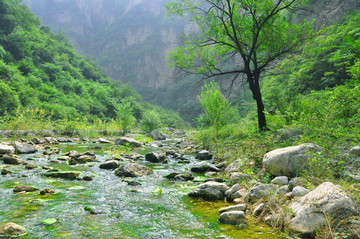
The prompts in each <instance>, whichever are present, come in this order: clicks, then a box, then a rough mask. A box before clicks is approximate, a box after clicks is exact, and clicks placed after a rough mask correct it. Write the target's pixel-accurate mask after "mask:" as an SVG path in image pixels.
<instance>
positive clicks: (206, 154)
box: [196, 150, 212, 160]
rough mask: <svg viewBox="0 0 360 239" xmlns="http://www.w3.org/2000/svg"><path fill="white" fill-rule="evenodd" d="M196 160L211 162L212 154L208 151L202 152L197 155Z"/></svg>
mask: <svg viewBox="0 0 360 239" xmlns="http://www.w3.org/2000/svg"><path fill="white" fill-rule="evenodd" d="M196 159H199V160H210V159H212V154H211V153H210V152H209V151H207V150H202V151H200V152H199V153H198V154H197V155H196Z"/></svg>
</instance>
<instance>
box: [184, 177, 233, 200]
mask: <svg viewBox="0 0 360 239" xmlns="http://www.w3.org/2000/svg"><path fill="white" fill-rule="evenodd" d="M226 190H228V187H227V186H226V185H225V184H224V183H218V182H213V181H211V182H206V183H203V184H200V185H199V186H198V187H197V188H195V189H194V190H193V191H192V192H190V193H189V196H190V197H196V198H202V199H204V200H209V201H215V200H223V199H224V198H225V191H226Z"/></svg>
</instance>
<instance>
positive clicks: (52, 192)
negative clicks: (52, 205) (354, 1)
mask: <svg viewBox="0 0 360 239" xmlns="http://www.w3.org/2000/svg"><path fill="white" fill-rule="evenodd" d="M55 193H56V192H55V190H53V189H50V188H44V189H41V191H40V195H46V194H55Z"/></svg>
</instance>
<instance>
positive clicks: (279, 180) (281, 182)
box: [271, 176, 289, 186]
mask: <svg viewBox="0 0 360 239" xmlns="http://www.w3.org/2000/svg"><path fill="white" fill-rule="evenodd" d="M271 183H272V184H276V185H279V186H282V185H288V184H289V179H288V177H286V176H278V177H276V178H274V179H273V180H271Z"/></svg>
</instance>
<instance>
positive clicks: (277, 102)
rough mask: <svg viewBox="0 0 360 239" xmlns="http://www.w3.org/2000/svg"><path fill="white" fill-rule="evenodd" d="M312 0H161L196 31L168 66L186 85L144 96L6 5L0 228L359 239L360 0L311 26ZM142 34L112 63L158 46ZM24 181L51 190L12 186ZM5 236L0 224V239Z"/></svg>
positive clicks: (23, 8) (58, 234) (0, 14)
mask: <svg viewBox="0 0 360 239" xmlns="http://www.w3.org/2000/svg"><path fill="white" fill-rule="evenodd" d="M322 2H326V1H325V0H324V1H322ZM328 2H332V1H330V0H329V1H328ZM307 4H310V5H307ZM311 4H313V1H302V0H266V1H259V0H250V1H235V0H209V1H201V0H199V1H187V0H172V1H169V2H168V3H166V4H165V6H164V7H166V9H167V10H166V11H167V13H168V14H169V16H171V17H174V16H175V17H176V24H179V22H181V19H183V20H184V21H192V22H194V23H196V24H197V25H198V26H199V29H198V34H197V35H193V33H192V35H188V36H185V39H184V40H183V44H182V45H180V46H177V47H176V48H174V49H173V50H172V51H171V52H170V54H169V62H170V63H169V66H166V67H172V68H175V71H176V72H182V74H185V75H186V76H187V77H185V78H181V77H180V78H179V79H178V80H177V81H175V82H173V83H172V84H171V85H170V86H162V87H159V88H157V89H154V88H151V87H148V86H146V85H145V84H144V85H143V86H142V87H140V88H139V91H137V90H136V89H135V88H134V87H133V85H132V84H131V80H129V78H131V77H132V76H133V72H131V71H129V70H128V69H126V70H125V71H124V72H121V74H122V75H124V76H126V78H127V79H126V82H127V83H123V82H121V81H120V80H119V79H111V78H110V77H109V76H107V75H106V74H105V72H106V69H104V68H102V67H101V66H100V65H98V64H97V63H95V61H94V60H93V59H92V57H91V56H82V55H81V54H80V53H78V52H77V50H76V49H75V47H74V45H73V44H72V43H71V42H70V40H69V39H68V38H67V37H66V36H65V34H64V33H63V32H61V31H60V32H57V33H55V32H53V30H52V28H51V27H50V26H46V25H42V23H41V21H40V18H38V17H37V16H35V15H34V14H33V13H32V11H31V10H30V8H29V7H28V6H27V5H26V4H24V2H23V1H22V0H0V132H1V133H0V135H1V137H2V138H1V139H0V140H1V141H0V142H1V144H0V159H1V160H0V161H1V163H0V169H1V176H0V183H1V186H0V196H1V195H6V197H5V196H4V198H6V199H7V200H6V203H4V204H3V206H0V223H6V222H8V221H14V222H15V223H19V224H23V225H24V226H25V227H26V229H27V231H26V229H25V228H20V229H17V230H19V231H21V233H18V234H16V233H15V234H14V235H17V236H24V235H27V236H25V238H82V237H84V238H85V237H86V238H99V237H97V236H100V237H102V238H106V237H108V238H204V236H205V237H207V238H244V237H247V238H354V239H356V238H360V231H359V228H360V218H359V208H360V11H359V9H360V6H358V5H357V7H358V8H354V9H348V10H347V11H346V12H345V13H343V16H342V17H341V18H340V20H338V21H334V22H331V23H328V24H323V25H318V24H317V19H307V18H306V17H303V15H302V11H304V9H306V7H308V8H309V6H310V8H311ZM329 4H330V3H329ZM305 11H306V10H305ZM132 14H135V13H132ZM144 14H145V13H144ZM305 15H306V14H305ZM131 16H132V15H129V16H127V17H128V18H129V17H130V18H131ZM121 19H125V17H124V18H120V20H119V21H117V22H116V24H117V25H119V24H120V25H121V24H123V22H122V20H121ZM149 19H150V18H149ZM150 20H151V19H150ZM150 20H149V21H150ZM167 21H171V18H168V19H166V21H164V22H165V23H166V22H167ZM165 23H164V25H166V24H165ZM135 24H141V23H139V22H135ZM177 26H178V25H177ZM104 31H106V32H108V31H110V32H111V27H109V28H106V29H104ZM157 31H160V30H159V29H157ZM113 34H114V35H117V37H119V36H120V34H119V32H113ZM101 36H102V35H101V34H98V35H97V36H96V38H99V40H98V43H97V44H98V45H102V44H103V43H102V42H101V40H103V39H101ZM151 37H152V38H151V39H152V40H150V41H147V42H146V43H144V42H142V43H141V44H140V45H134V46H132V47H130V48H129V49H127V50H126V51H124V56H123V57H122V58H119V59H118V60H119V61H121V62H123V61H127V63H126V64H129V65H131V62H132V61H135V60H136V59H138V58H141V57H142V56H143V54H142V51H150V52H155V51H158V50H159V51H160V45H159V44H158V43H159V41H160V40H159V38H157V37H156V36H155V35H151ZM96 46H97V45H93V46H92V47H93V48H94V49H93V51H94V52H97V48H96ZM139 46H140V47H139ZM155 46H156V47H155ZM125 52H126V54H130V55H131V56H132V57H133V58H130V57H127V55H125ZM97 54H98V55H101V54H100V53H99V52H97ZM109 54H110V55H104V56H102V57H101V59H102V61H106V59H107V58H109V59H110V58H111V59H113V58H114V56H113V55H111V51H110V53H109ZM126 64H125V65H126ZM129 69H132V68H129ZM118 70H119V71H121V70H122V68H119V69H118ZM112 71H114V69H112ZM223 82H226V84H225V85H229V82H230V84H231V86H233V88H232V90H233V92H230V93H229V92H228V91H226V90H225V89H224V87H223V85H224V84H223ZM136 84H138V85H140V86H141V84H139V83H138V82H137V83H136ZM165 88H166V89H165ZM139 92H140V93H139ZM159 135H160V136H159ZM124 136H126V137H127V138H124ZM54 137H55V138H57V139H53V138H54ZM165 137H166V139H165ZM38 138H44V140H43V141H41V140H38ZM99 138H100V139H99ZM104 138H106V139H104ZM129 138H131V139H129ZM132 138H134V139H132ZM35 139H36V140H35ZM60 139H61V140H60ZM124 141H126V142H125V143H122V142H124ZM38 142H40V143H38ZM41 142H42V143H41ZM75 142H76V143H75ZM59 143H60V144H59ZM84 144H85V145H84ZM23 145H27V146H26V147H34V151H31V152H30V151H29V152H28V151H26V150H25V151H24V152H22V150H23V148H22V147H25V146H23ZM29 145H30V146H29ZM55 145H56V146H55ZM103 145H105V146H103ZM55 147H56V148H55ZM82 147H87V148H86V149H89V150H93V151H87V152H85V151H84V148H82ZM35 152H41V154H39V155H38V154H37V153H35ZM74 152H75V153H74ZM94 152H95V153H94ZM15 154H18V155H21V158H20V156H17V155H15ZM22 155H24V156H22ZM104 155H105V156H104ZM9 158H10V159H9ZM14 162H16V163H14ZM20 162H21V163H20ZM36 163H37V165H35V166H34V164H36ZM14 165H15V166H14ZM21 165H25V166H22V167H25V169H35V168H39V170H38V171H34V172H32V173H31V174H29V173H28V172H29V171H26V170H25V171H24V169H23V168H20V166H21ZM28 165H32V166H31V167H33V168H30V166H28ZM59 165H60V166H59ZM127 165H131V166H130V167H131V168H130V169H129V170H130V171H131V170H135V169H134V168H136V167H138V168H136V170H135V171H136V172H131V173H128V172H125V171H126V170H127V169H126V166H127ZM26 167H29V168H26ZM46 167H48V168H46ZM107 167H109V168H107ZM145 167H146V168H145ZM40 168H41V170H45V169H46V170H48V171H46V172H45V173H44V172H42V171H40ZM54 168H55V169H56V170H52V169H54ZM104 169H111V170H114V173H111V174H109V173H108V172H109V171H106V172H105V171H104ZM51 170H52V171H51ZM58 171H60V172H61V171H62V172H66V173H69V172H72V173H73V174H75V176H73V174H72V176H71V177H73V178H71V180H73V179H76V180H77V181H76V180H75V181H68V180H69V178H66V177H63V176H59V175H58V174H57V173H55V174H56V175H55V176H54V172H58ZM153 171H154V172H155V173H154V175H156V176H154V175H153ZM24 172H25V173H24ZM74 172H75V173H74ZM77 172H79V173H78V174H77ZM80 172H81V173H80ZM80 174H81V175H82V176H83V175H85V176H83V177H80V176H79V175H80ZM133 174H134V175H133ZM138 174H139V175H138ZM9 175H10V176H9ZM23 175H25V176H23ZM89 175H90V176H89ZM109 175H110V176H109ZM129 175H130V176H129ZM151 175H152V176H151ZM159 175H160V176H159ZM86 176H88V177H89V178H90V179H89V178H88V179H89V180H87V179H86ZM44 177H50V178H52V179H51V180H55V179H53V178H57V179H56V180H58V178H60V179H59V180H64V181H60V183H59V182H57V181H51V180H49V179H47V178H46V179H44ZM62 177H63V178H62ZM67 177H68V176H67ZM109 178H111V180H113V182H115V181H116V182H117V183H116V184H114V183H111V182H108V181H107V180H109ZM129 178H130V179H129ZM134 178H135V179H137V180H132V179H134ZM138 178H139V179H138ZM92 180H94V181H95V182H96V183H93V182H91V183H92V184H91V183H90V182H87V181H92ZM161 180H165V181H161ZM169 180H171V183H169ZM283 180H285V181H286V182H283ZM61 182H65V183H63V185H61ZM125 183H126V185H125V186H124V184H125ZM200 183H201V184H200ZM22 184H25V185H26V184H29V185H31V186H34V187H37V188H39V187H44V186H45V185H46V186H47V187H49V188H54V189H55V190H56V191H59V192H60V193H55V192H54V193H47V192H44V194H50V196H49V195H47V196H46V197H45V196H41V195H43V194H41V191H42V190H41V191H40V190H39V189H36V190H35V189H34V190H33V191H31V190H27V189H28V188H26V187H27V186H26V187H25V189H19V190H20V191H18V192H22V191H24V195H21V194H14V195H15V196H12V194H9V193H8V191H13V192H14V193H18V192H16V190H17V189H18V186H20V185H22ZM104 185H106V186H104ZM121 185H123V186H121ZM134 185H135V187H133V186H134ZM291 185H292V186H291ZM335 185H336V186H335ZM338 185H340V186H338ZM14 187H15V188H14ZM209 188H210V189H209ZM296 188H297V190H300V191H296V190H295V189H296ZM215 189H216V190H217V191H220V192H219V194H216V195H213V194H212V193H213V192H214V191H216V190H215ZM86 190H88V192H87V191H86ZM206 190H209V191H206ZM242 190H243V191H242ZM34 191H35V192H34ZM37 191H40V193H38V192H37ZM115 191H117V192H121V193H122V195H125V196H123V198H114V197H115V196H114V193H112V192H115ZM25 192H26V193H25ZM297 193H298V194H297ZM52 194H54V195H55V196H53V197H57V198H56V199H55V198H51V197H52V196H51V195H52ZM101 195H106V196H103V197H104V198H106V199H103V198H102V196H101ZM136 195H138V196H136ZM175 195H176V196H175ZM319 195H320V196H319ZM324 195H325V196H324ZM334 195H338V196H334ZM339 195H340V196H339ZM13 197H16V200H18V201H17V202H18V203H15V204H11V201H12V200H13V199H14V198H13ZM19 197H22V198H19ZM145 197H146V198H148V199H147V200H144V201H142V200H141V198H145ZM70 198H71V199H70ZM199 198H200V199H199ZM14 200H15V199H14ZM16 200H15V202H16ZM48 200H49V202H48ZM56 200H59V201H61V202H62V203H63V204H64V205H65V206H64V208H65V209H66V210H67V211H66V213H64V214H66V215H63V216H60V214H61V213H60V211H61V210H60V209H58V208H57V207H58V205H57V204H56ZM71 200H74V201H77V202H82V204H81V205H80V206H78V207H75V208H74V207H73V206H74V205H73V204H68V202H69V201H71ZM112 200H113V201H112ZM83 201H84V202H83ZM1 202H5V201H1ZM34 202H35V203H34ZM99 202H102V203H99ZM113 202H116V203H115V204H116V205H118V204H121V205H122V206H123V207H124V208H126V210H125V209H123V208H120V207H118V206H116V205H115V204H112V203H113ZM125 202H126V203H128V204H126V203H125ZM166 202H172V203H173V204H171V205H170V206H169V205H168V204H166ZM44 205H45V206H44ZM182 205H185V206H182ZM242 205H245V206H242ZM314 205H316V208H317V211H316V210H313V208H315V207H314ZM12 207H14V208H16V210H15V211H14V214H15V215H16V216H11V211H9V210H10V209H8V208H12ZM44 207H49V208H53V209H54V210H55V211H56V210H60V211H56V212H57V214H52V213H51V212H49V211H46V212H45V211H43V210H44ZM80 207H81V210H80V209H79V208H80ZM234 207H238V208H242V207H244V208H242V209H238V208H235V209H234ZM34 208H36V209H34ZM98 208H100V210H99V211H97V209H98ZM65 209H64V210H65ZM74 210H75V211H76V210H80V211H81V212H80V214H81V217H83V218H84V219H81V220H84V221H85V223H83V222H82V221H81V220H80V219H74V218H75V216H74V215H72V216H71V215H70V214H71V213H70V212H72V211H74ZM35 211H36V212H35ZM50 211H51V210H50ZM31 213H34V215H35V216H34V217H33V219H32V220H25V219H24V218H26V217H27V215H28V214H30V215H32V214H31ZM142 213H144V215H146V217H149V218H152V217H154V218H155V219H154V218H152V220H149V221H146V220H145V219H144V218H142V216H141V215H142ZM167 214H169V215H170V214H171V215H172V216H173V217H178V218H179V219H178V220H175V219H172V220H174V222H173V221H172V220H170V219H168V218H167V217H166V216H164V215H167ZM304 214H306V215H311V216H308V217H309V218H308V219H304ZM44 215H46V216H44ZM61 215H62V214H61ZM125 215H128V217H127V218H125ZM154 215H155V216H154ZM94 217H95V218H97V219H98V222H99V226H96V225H95V226H94V225H93V224H92V223H93V222H94V221H97V220H94ZM129 218H131V220H130V219H129ZM41 219H44V220H41ZM34 220H35V222H34ZM67 220H69V221H68V222H67ZM126 220H130V221H129V225H127V223H126ZM144 220H145V221H144ZM150 221H151V222H152V223H153V224H148V223H150ZM170 221H171V222H170ZM39 222H41V223H40V224H42V226H44V225H46V229H43V227H41V226H39V225H38V224H39ZM70 222H71V223H74V225H77V226H78V227H79V228H80V229H79V230H78V231H76V230H75V229H74V228H72V226H71V225H69V223H70ZM185 222H186V223H188V224H186V225H187V227H190V228H192V229H187V228H183V225H182V223H185ZM202 223H204V224H202ZM205 224H207V225H209V226H208V228H206V227H204V225H205ZM234 224H235V226H234ZM6 225H7V226H9V225H8V224H6ZM190 225H192V226H190ZM239 225H242V226H239ZM244 225H245V226H244ZM10 226H13V225H10ZM29 227H32V229H30V228H29ZM99 228H101V229H99ZM112 228H120V229H119V232H117V231H116V230H112ZM22 229H24V230H25V231H23V230H22ZM253 231H256V232H259V234H256V233H255V234H252V232H253ZM7 233H9V232H8V231H7V229H6V227H5V226H1V225H0V238H1V237H2V236H9V235H10V234H11V233H12V232H11V233H10V234H7ZM242 233H243V234H242ZM39 235H40V236H39ZM261 235H263V236H261Z"/></svg>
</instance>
